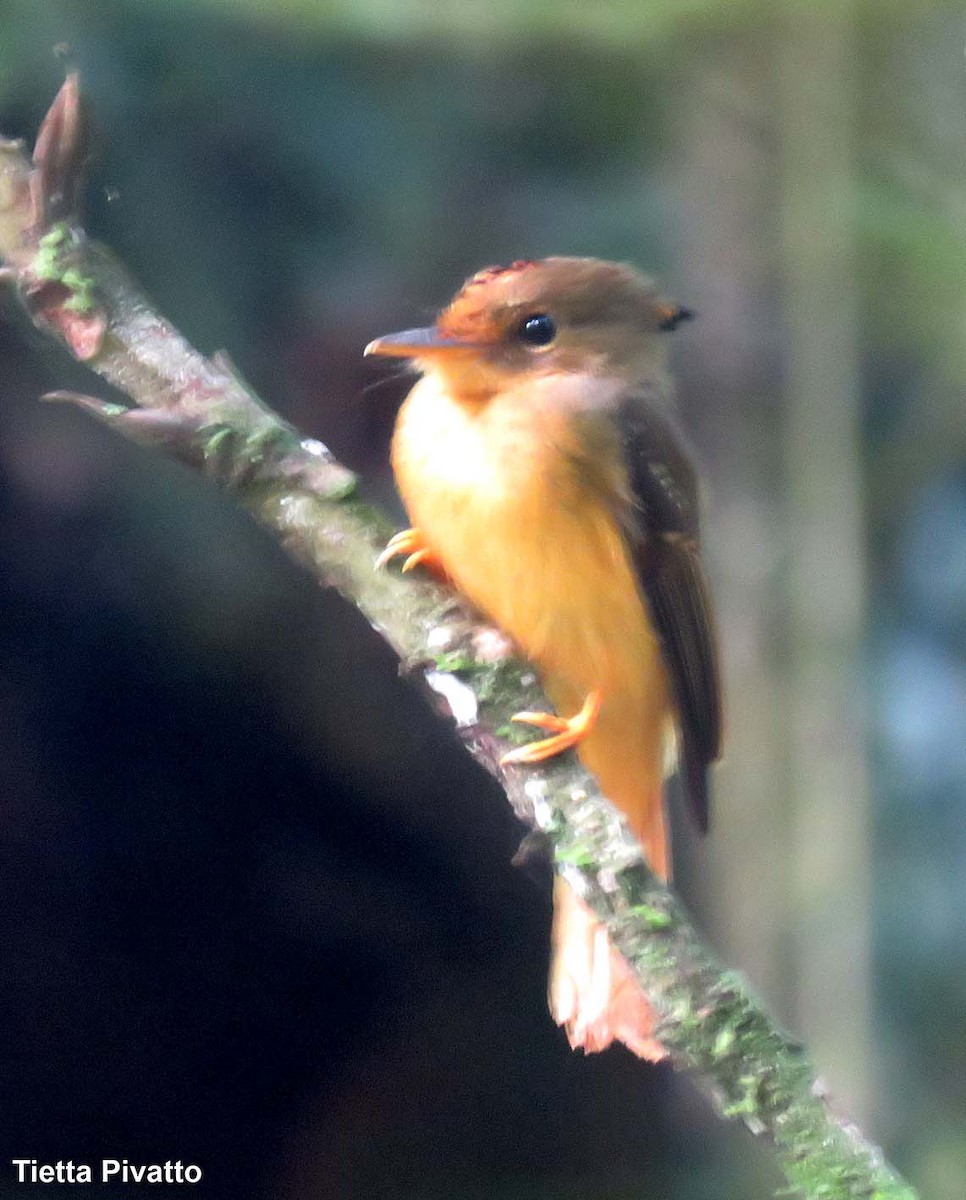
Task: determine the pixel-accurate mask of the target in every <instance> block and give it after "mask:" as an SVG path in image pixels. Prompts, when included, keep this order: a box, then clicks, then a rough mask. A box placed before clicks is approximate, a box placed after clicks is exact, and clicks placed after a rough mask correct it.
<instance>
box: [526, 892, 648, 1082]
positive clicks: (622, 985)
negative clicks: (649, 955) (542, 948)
mask: <svg viewBox="0 0 966 1200" xmlns="http://www.w3.org/2000/svg"><path fill="white" fill-rule="evenodd" d="M548 991H549V1000H550V1012H551V1015H552V1016H553V1019H554V1020H555V1021H556V1022H557V1024H558V1025H562V1026H563V1028H564V1029H565V1030H566V1031H567V1037H568V1038H569V1040H570V1044H571V1046H573V1047H574V1049H575V1050H576V1049H580V1050H585V1051H586V1052H587V1053H588V1054H592V1053H594V1052H595V1051H597V1050H606V1049H607V1047H608V1046H609V1045H610V1044H611V1042H623V1043H624V1045H625V1046H626V1047H627V1048H628V1049H629V1050H631V1051H632V1052H633V1053H634V1054H636V1055H637V1056H638V1058H646V1059H648V1060H649V1061H650V1062H658V1061H659V1060H660V1059H662V1058H664V1057H665V1056H666V1051H665V1050H664V1048H663V1047H662V1046H661V1044H660V1042H658V1041H657V1040H656V1039H655V1038H654V1010H653V1009H652V1008H651V1006H650V1004H649V1003H648V1000H647V997H646V996H645V995H644V992H643V991H642V990H641V985H640V984H639V983H638V980H637V976H636V975H635V974H634V972H633V971H632V970H631V968H630V966H629V965H628V963H627V960H626V959H625V958H624V956H623V955H622V954H620V953H618V951H617V950H615V949H614V947H613V946H612V945H611V944H610V940H609V939H608V937H607V933H606V931H605V929H604V927H603V926H602V925H601V924H600V922H599V921H598V920H597V918H596V917H595V916H594V914H593V913H592V912H591V911H590V909H589V908H588V907H587V905H586V904H584V902H583V900H581V899H580V897H579V896H577V894H576V893H575V892H574V890H573V888H571V887H570V886H569V884H567V883H566V882H565V881H564V880H563V879H561V878H559V876H558V877H557V878H556V879H555V880H554V889H553V950H552V960H551V966H550V980H549V986H548Z"/></svg>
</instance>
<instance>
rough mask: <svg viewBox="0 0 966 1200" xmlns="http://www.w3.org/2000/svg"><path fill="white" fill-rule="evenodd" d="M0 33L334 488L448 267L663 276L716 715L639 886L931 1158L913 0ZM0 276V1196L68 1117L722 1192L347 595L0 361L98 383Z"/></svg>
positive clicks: (924, 26) (958, 692)
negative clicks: (75, 72) (707, 594)
mask: <svg viewBox="0 0 966 1200" xmlns="http://www.w3.org/2000/svg"><path fill="white" fill-rule="evenodd" d="M0 32H2V36H0V131H2V132H3V133H4V134H6V135H8V136H13V135H17V136H22V137H26V138H28V139H29V138H32V136H33V134H34V132H35V131H36V128H37V125H38V123H39V121H40V119H41V117H42V115H43V113H44V111H45V109H46V106H47V104H48V103H49V101H50V99H51V98H52V96H53V95H54V93H55V91H56V89H57V87H58V86H59V84H60V82H61V80H62V78H63V73H64V70H65V69H66V68H68V67H77V68H78V69H79V70H80V71H81V73H82V80H83V86H84V91H85V94H86V97H87V100H88V102H89V104H90V109H91V114H92V118H93V123H94V142H93V146H94V155H93V160H92V163H91V183H90V187H89V189H88V198H87V217H86V222H87V226H88V228H89V230H90V231H91V232H92V234H93V235H94V236H96V237H98V238H100V239H101V240H103V241H105V242H107V243H108V244H110V245H111V246H112V247H113V248H114V249H115V250H116V251H117V252H118V254H119V255H120V256H121V257H122V259H123V260H124V261H125V262H126V263H127V264H128V266H129V267H130V269H131V270H132V271H133V272H134V273H135V274H136V276H137V277H138V278H139V279H140V281H141V282H142V283H143V285H144V286H145V288H146V289H147V290H148V292H149V293H150V294H151V295H152V296H153V297H154V298H155V300H156V301H157V304H158V306H159V307H160V308H161V310H162V311H164V312H165V313H166V314H167V315H168V316H170V317H171V318H172V319H173V320H174V321H175V322H176V324H178V325H179V327H180V328H181V330H182V331H183V333H184V334H185V335H186V336H187V337H188V338H190V339H191V340H192V341H193V342H194V343H195V344H196V345H198V346H199V347H200V348H202V349H203V350H205V351H208V352H211V351H214V350H216V349H218V348H225V349H227V351H228V352H229V353H230V355H231V356H232V358H233V359H234V360H235V362H236V363H237V364H238V365H239V367H240V368H241V370H242V371H243V373H244V374H245V375H246V376H247V377H248V378H249V379H250V380H251V381H252V382H253V384H254V385H255V386H256V387H257V388H258V389H259V390H260V392H261V393H262V395H263V396H264V397H265V398H266V399H267V400H268V401H269V403H271V404H272V406H273V407H275V408H276V409H278V410H279V411H281V412H282V413H284V414H285V415H286V416H287V417H289V418H290V419H291V420H293V421H294V422H295V423H296V424H297V425H298V426H299V427H300V428H302V429H304V430H305V431H306V432H307V433H311V434H313V435H315V436H318V437H320V438H322V439H324V440H325V441H326V442H328V443H329V444H330V445H331V446H332V448H333V449H334V450H335V451H336V452H337V453H338V454H339V455H340V456H341V457H342V458H343V459H344V460H345V461H346V462H347V463H349V464H350V465H351V466H353V467H354V468H356V469H357V470H359V471H360V472H361V473H362V475H363V478H364V481H365V487H366V489H367V491H368V493H369V494H370V495H371V496H372V497H373V498H375V499H377V500H378V501H379V502H380V503H383V504H385V505H388V506H392V505H395V504H396V501H395V499H394V495H393V491H392V485H391V481H390V479H389V476H388V471H387V444H388V438H389V434H390V430H391V426H392V421H393V416H394V412H395V409H396V407H397V406H398V403H399V400H400V398H401V396H402V395H403V394H404V392H405V388H406V382H405V380H400V379H397V378H392V377H391V376H390V375H389V374H388V373H387V369H386V367H385V365H380V364H375V363H369V362H363V361H362V359H361V348H362V347H363V346H364V345H365V343H366V342H367V341H368V340H369V339H370V338H372V337H373V336H375V335H376V334H379V333H382V332H386V331H387V330H391V329H396V328H402V327H406V326H409V325H413V324H416V323H419V322H421V321H423V320H424V319H425V318H427V317H428V316H429V315H430V314H431V313H432V311H433V309H434V308H435V307H436V306H437V305H439V304H440V303H442V302H443V301H445V299H446V298H447V297H448V295H449V294H450V293H451V292H452V291H453V290H454V289H455V287H456V286H457V285H458V283H459V282H460V281H461V280H462V278H463V277H464V276H465V275H467V274H468V273H470V272H471V271H473V270H474V269H476V268H477V267H479V266H482V265H484V264H487V263H492V262H496V263H499V262H504V261H508V260H511V259H514V258H518V257H535V256H539V255H542V254H546V253H578V254H593V255H599V256H602V257H607V258H618V259H626V260H629V261H633V262H635V263H637V264H639V265H641V266H644V267H646V268H648V269H650V270H653V271H654V272H655V273H656V274H658V275H659V276H660V277H661V279H662V280H663V281H664V283H665V285H666V287H667V290H668V292H669V294H671V295H673V296H675V297H676V298H678V299H679V300H680V301H682V302H683V303H686V304H687V305H689V306H691V307H693V308H695V309H697V310H698V312H699V318H700V319H699V320H698V321H696V322H695V323H693V324H692V325H688V326H687V327H685V328H683V329H682V330H681V331H679V333H678V334H676V335H675V338H674V355H675V360H676V366H677V372H678V376H679V380H680V399H681V411H682V420H683V423H684V425H685V426H686V428H687V430H688V433H689V435H690V437H691V440H692V442H693V444H694V446H695V448H696V451H697V454H698V456H699V459H700V461H701V463H702V464H703V470H704V474H705V477H706V480H707V489H708V497H709V504H708V517H707V521H706V528H707V534H706V542H707V557H708V562H709V568H710V571H711V574H712V576H713V580H714V588H715V592H716V595H717V597H718V602H719V608H720V618H721V620H720V623H721V632H722V638H723V641H724V647H725V660H726V673H727V699H728V714H729V716H728V725H729V730H728V753H727V761H726V762H725V763H724V765H723V766H722V767H721V768H720V769H719V771H718V773H717V782H716V814H715V824H714V828H713V831H712V837H711V838H710V839H709V840H708V841H707V843H706V844H703V845H696V844H695V840H694V838H693V837H692V836H691V835H690V833H689V831H688V830H686V829H684V830H682V831H681V833H680V837H679V839H678V845H679V850H680V856H679V857H680V863H679V868H678V881H679V885H680V888H681V890H682V891H683V892H684V894H685V895H686V897H687V899H688V902H689V904H690V906H691V907H692V909H693V911H695V913H696V914H697V916H698V919H699V920H700V922H701V923H702V925H703V927H704V928H705V929H706V930H707V932H708V936H709V938H710V939H711V941H712V942H713V943H714V944H715V945H716V946H717V947H718V948H719V950H720V952H721V954H722V955H723V956H724V958H725V959H726V960H727V961H728V962H729V963H730V964H732V965H733V966H735V967H736V968H738V969H740V970H742V971H743V972H745V973H746V975H747V976H748V977H749V978H750V979H751V981H752V982H753V984H754V986H755V987H756V988H757V989H758V991H759V992H760V993H761V994H762V995H763V996H764V997H765V998H766V1000H767V1002H768V1003H769V1005H770V1006H771V1007H772V1008H773V1009H774V1011H776V1012H777V1013H778V1014H779V1015H780V1017H781V1019H782V1020H783V1021H784V1022H785V1024H786V1025H788V1026H789V1027H790V1028H792V1029H794V1030H795V1031H796V1032H798V1033H800V1034H801V1035H802V1036H803V1037H804V1038H805V1039H806V1040H807V1041H808V1043H809V1045H810V1047H811V1049H812V1052H813V1054H814V1057H815V1059H816V1060H817V1062H818V1064H819V1066H820V1069H821V1071H822V1073H823V1076H824V1078H825V1080H826V1081H827V1083H828V1086H829V1087H830V1089H831V1091H832V1093H833V1094H834V1095H835V1096H836V1097H838V1098H839V1100H840V1102H841V1104H842V1105H843V1107H845V1108H846V1109H848V1110H849V1111H852V1112H854V1113H855V1114H857V1115H858V1116H859V1117H860V1118H861V1120H862V1121H863V1123H864V1124H865V1125H866V1126H867V1128H868V1131H869V1132H870V1133H871V1134H872V1135H873V1136H875V1137H876V1138H877V1139H879V1140H881V1141H882V1142H883V1143H884V1145H885V1147H886V1149H887V1151H888V1153H889V1155H890V1156H891V1157H892V1158H893V1159H894V1161H895V1162H896V1163H897V1165H898V1166H900V1167H901V1168H902V1169H903V1171H904V1172H906V1173H907V1174H908V1175H909V1176H910V1177H912V1179H913V1180H914V1181H915V1182H916V1183H917V1184H918V1185H919V1186H920V1187H921V1189H922V1193H923V1196H924V1197H928V1198H930V1200H958V1198H959V1197H961V1196H962V1195H963V1193H964V1188H966V883H964V880H966V785H964V779H966V737H964V712H966V681H964V632H966V604H964V601H966V456H964V449H966V447H964V442H966V436H964V435H966V422H964V420H963V411H964V407H963V393H964V381H966V53H964V51H966V10H964V8H963V6H962V5H961V4H954V3H941V2H939V0H813V2H812V3H804V2H795V0H779V2H778V3H775V2H771V3H763V2H761V0H745V2H741V0H727V2H725V0H688V2H686V3H682V2H681V0H633V2H632V0H599V2H598V3H596V4H593V5H591V4H581V3H577V2H571V3H560V4H532V5H519V4H511V3H508V2H504V0H501V2H495V0H494V2H491V3H485V2H484V0H463V2H462V3H460V4H456V5H436V4H429V3H415V2H410V3H404V2H402V0H378V2H377V0H356V2H355V3H353V4H339V3H321V2H318V0H286V2H284V3H283V2H282V0H208V2H205V0H192V2H190V3H186V2H184V0H83V2H82V0H44V2H43V3H40V2H38V0H0ZM2 316H3V321H2V324H0V363H2V369H0V394H2V403H0V939H2V944H3V950H4V952H3V964H4V965H3V968H2V971H0V1044H2V1046H3V1051H2V1059H3V1070H2V1071H0V1196H2V1197H7V1196H16V1195H21V1194H22V1192H23V1189H22V1188H20V1187H17V1186H16V1185H15V1184H14V1174H13V1171H12V1168H9V1169H8V1168H7V1167H6V1166H4V1163H5V1162H6V1161H8V1160H9V1159H11V1158H13V1157H38V1158H40V1159H41V1160H43V1161H54V1160H56V1159H58V1158H61V1159H67V1158H73V1159H74V1160H75V1161H89V1162H94V1161H96V1160H97V1159H98V1158H99V1157H100V1156H101V1155H110V1156H113V1157H127V1158H129V1159H130V1160H131V1161H135V1162H145V1161H147V1162H151V1161H164V1160H165V1159H167V1158H172V1159H174V1158H181V1159H183V1160H184V1161H191V1162H197V1163H198V1164H199V1165H201V1166H202V1168H203V1169H204V1172H205V1178H204V1181H203V1183H202V1184H201V1185H199V1189H198V1190H201V1191H203V1192H204V1193H205V1194H207V1195H211V1196H232V1197H238V1198H243V1197H252V1198H255V1197H258V1198H262V1197H284V1198H287V1197H315V1196H318V1197H326V1198H332V1200H340V1198H342V1197H356V1196H359V1197H361V1196H365V1197H367V1198H379V1197H385V1198H387V1200H390V1198H391V1200H435V1198H436V1197H447V1198H453V1200H462V1198H463V1197H467V1198H469V1197H474V1198H475V1197H482V1196H487V1197H505V1198H506V1200H518V1198H519V1200H528V1198H533V1200H537V1198H540V1200H542V1198H543V1197H550V1196H553V1197H561V1196H574V1197H576V1196H580V1197H583V1198H587V1200H594V1198H604V1197H607V1198H617V1197H621V1198H623V1197H631V1196H633V1197H642V1198H647V1197H662V1198H663V1200H704V1198H707V1200H712V1198H714V1200H730V1198H734V1200H738V1198H739V1197H740V1198H742V1200H750V1198H752V1197H758V1196H761V1197H765V1196H768V1195H770V1194H771V1193H772V1190H773V1189H774V1188H775V1187H776V1186H777V1185H778V1182H779V1181H778V1180H777V1178H776V1175H775V1172H774V1167H773V1165H772V1163H771V1159H770V1156H769V1153H768V1150H767V1147H765V1146H761V1145H758V1144H757V1143H755V1142H754V1141H753V1140H752V1139H751V1138H750V1136H749V1135H748V1134H747V1133H746V1132H745V1131H744V1130H743V1129H741V1128H740V1127H736V1126H733V1125H732V1126H729V1125H724V1124H722V1123H720V1122H718V1121H717V1120H716V1119H715V1118H714V1116H713V1114H712V1113H711V1112H710V1110H709V1108H708V1106H707V1104H706V1103H705V1102H704V1101H703V1100H702V1099H701V1098H700V1097H698V1096H697V1095H696V1094H695V1093H694V1090H693V1089H692V1087H691V1086H690V1085H689V1083H688V1082H687V1081H686V1080H680V1079H675V1078H673V1077H672V1076H671V1074H670V1072H669V1071H668V1070H666V1069H664V1068H657V1069H654V1068H648V1067H643V1066H641V1065H639V1064H637V1063H636V1062H634V1061H632V1060H631V1059H630V1057H629V1056H627V1055H625V1054H624V1053H623V1051H619V1050H617V1051H612V1052H610V1053H608V1054H607V1055H604V1056H597V1057H593V1058H587V1059H585V1058H581V1057H578V1056H575V1055H572V1054H571V1053H570V1052H569V1050H568V1049H567V1047H566V1044H565V1042H564V1039H563V1037H562V1035H561V1034H560V1033H559V1032H558V1031H556V1030H555V1029H554V1028H553V1027H552V1026H551V1024H550V1021H549V1019H548V1017H547V1015H546V1011H545V1007H544V998H543V993H544V972H545V968H546V955H547V928H548V922H549V906H548V899H547V887H548V881H547V876H546V871H545V870H544V869H543V868H541V867H540V865H539V864H531V865H530V866H529V867H528V868H526V869H522V870H521V869H517V868H513V867H511V866H510V865H509V860H510V857H511V855H512V853H513V851H514V849H515V847H516V844H517V840H518V837H519V830H518V829H517V828H516V827H515V826H514V824H513V822H512V820H511V818H510V817H509V816H508V815H507V813H506V811H505V809H504V807H503V805H502V803H501V800H500V797H499V795H498V794H497V793H496V792H495V791H494V789H493V788H492V787H491V786H490V785H489V784H488V782H487V781H486V780H484V779H483V778H482V777H481V775H480V773H479V772H477V771H476V770H475V769H474V768H473V767H472V766H471V765H469V764H467V763H466V762H464V761H463V757H462V756H461V754H460V753H459V752H458V750H457V749H456V748H455V746H454V743H453V739H452V737H451V736H450V735H449V733H448V731H447V730H446V729H445V728H443V727H442V726H441V725H440V724H439V723H438V722H437V721H435V720H434V719H433V718H431V717H430V716H428V715H427V714H426V712H425V711H424V710H423V707H422V704H421V701H420V700H419V698H418V697H416V696H415V695H413V694H412V693H411V691H410V689H409V688H408V686H407V685H406V684H405V683H404V682H402V681H400V680H398V678H397V677H396V673H395V666H394V663H393V661H392V659H391V656H390V655H389V654H388V652H387V651H386V650H385V649H384V648H383V647H382V646H381V644H380V643H379V642H378V640H377V639H376V638H375V637H374V636H373V635H372V634H371V633H370V631H369V630H368V629H367V628H366V626H365V625H364V623H363V622H362V621H361V620H360V619H359V618H358V617H356V616H355V615H354V614H353V613H352V612H350V611H348V610H347V608H346V606H344V605H343V604H341V603H340V602H339V601H338V600H337V599H336V598H334V597H332V596H328V595H324V594H322V593H320V592H319V590H318V589H317V587H316V586H315V584H314V583H313V582H312V581H311V580H310V579H309V578H308V577H307V576H305V575H304V574H303V573H302V572H301V571H300V570H299V569H298V568H297V567H296V566H294V565H293V564H292V563H290V562H289V561H288V560H287V559H286V558H285V556H284V555H283V553H282V552H281V550H279V549H278V548H277V547H276V546H275V545H274V544H273V542H272V540H271V538H270V537H269V535H267V534H266V533H264V532H262V531H260V530H258V529H257V528H255V527H254V525H253V524H252V523H251V522H250V521H249V520H248V519H247V518H246V517H245V515H244V514H242V513H241V512H240V511H239V510H237V508H236V507H235V506H234V505H233V503H232V501H231V499H230V497H227V496H225V495H223V494H220V493H218V492H217V491H216V490H215V489H214V488H213V487H211V486H208V485H206V484H205V483H204V482H202V481H200V480H198V479H196V478H194V477H192V476H191V475H190V474H189V473H188V472H186V471H185V470H183V469H181V468H180V467H178V466H176V465H174V464H173V463H170V462H167V461H164V460H162V459H160V458H159V457H157V456H155V455H153V454H151V453H150V452H148V451H146V450H142V449H139V448H136V447H134V446H131V445H128V444H126V443H123V444H122V443H121V442H120V441H119V440H118V439H116V438H115V437H114V436H113V435H112V434H111V433H110V432H108V431H106V430H104V429H101V428H99V427H96V426H95V425H93V423H91V422H90V421H88V420H87V419H85V417H84V416H83V415H82V414H80V413H78V412H75V411H72V410H69V409H66V408H62V407H56V406H51V405H43V404H40V403H38V402H37V397H38V395H39V394H40V393H42V392H44V391H46V390H49V389H51V388H54V387H71V386H73V387H75V388H79V389H80V390H87V391H90V390H102V389H99V385H98V384H97V383H96V382H95V381H92V380H91V378H90V377H89V376H87V375H86V373H85V372H83V371H82V370H81V369H79V368H77V367H76V366H74V365H73V364H71V363H70V362H69V361H68V360H67V358H66V357H65V356H64V355H62V354H61V353H59V352H58V351H57V350H56V349H55V348H52V347H51V346H49V345H47V344H46V343H45V342H44V341H43V340H42V339H41V338H40V337H39V336H37V335H35V334H32V333H30V332H29V331H28V330H27V329H26V327H25V324H24V322H23V320H22V318H21V317H20V315H19V314H18V312H17V309H16V305H15V304H14V303H12V302H11V301H10V300H7V301H6V302H5V303H4V306H3V311H2ZM396 512H397V514H398V508H397V509H396ZM95 1190H96V1189H95ZM180 1194H183V1189H181V1192H180Z"/></svg>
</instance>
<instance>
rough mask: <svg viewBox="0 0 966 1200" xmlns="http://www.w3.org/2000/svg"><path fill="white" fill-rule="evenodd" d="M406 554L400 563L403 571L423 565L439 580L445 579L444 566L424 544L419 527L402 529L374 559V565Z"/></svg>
mask: <svg viewBox="0 0 966 1200" xmlns="http://www.w3.org/2000/svg"><path fill="white" fill-rule="evenodd" d="M402 554H405V555H406V561H405V562H404V563H403V565H402V569H403V572H404V573H405V572H406V571H411V570H412V569H413V567H419V566H423V567H426V569H427V570H429V571H431V572H432V573H433V574H434V575H435V576H436V578H437V579H439V580H440V581H441V582H444V583H445V581H446V580H447V578H448V576H447V574H446V568H445V567H444V566H443V564H442V562H441V561H440V559H439V558H438V557H437V556H436V554H435V552H434V551H433V550H431V549H430V548H429V546H428V545H427V544H426V540H425V538H424V537H423V534H422V531H421V530H419V529H402V530H400V531H399V533H397V534H394V535H393V536H392V537H391V538H390V539H389V541H388V543H387V545H386V548H385V550H383V552H382V554H380V555H379V557H378V558H377V559H376V567H377V568H378V567H384V566H385V565H386V563H387V562H389V561H390V559H393V558H398V557H399V556H400V555H402Z"/></svg>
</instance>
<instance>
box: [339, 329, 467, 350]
mask: <svg viewBox="0 0 966 1200" xmlns="http://www.w3.org/2000/svg"><path fill="white" fill-rule="evenodd" d="M473 346H474V343H473V342H470V341H467V340H466V339H465V338H456V337H447V336H446V335H445V334H442V333H440V332H439V330H438V329H437V328H436V326H435V325H430V326H429V328H428V329H404V330H403V331H402V333H387V334H385V335H384V336H383V337H377V338H376V339H375V340H374V341H371V342H370V343H369V345H368V346H366V348H365V350H363V352H362V353H363V354H366V355H369V354H384V355H386V356H387V357H389V358H419V357H421V356H422V355H424V354H435V353H437V352H438V351H446V350H471V349H472V348H473Z"/></svg>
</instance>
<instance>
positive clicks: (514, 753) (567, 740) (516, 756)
mask: <svg viewBox="0 0 966 1200" xmlns="http://www.w3.org/2000/svg"><path fill="white" fill-rule="evenodd" d="M602 701H603V694H602V693H601V692H600V690H599V689H597V688H595V689H594V690H593V691H592V692H590V693H588V695H587V699H586V700H585V701H584V703H583V707H582V708H581V710H580V712H579V713H577V714H576V716H573V717H558V716H555V715H554V714H553V713H543V712H519V713H514V715H513V716H512V717H511V720H513V721H520V722H521V723H522V724H524V725H536V727H537V728H538V729H546V730H547V731H548V732H549V733H552V734H553V736H552V737H548V738H542V739H541V740H540V741H539V742H530V743H529V745H526V746H519V747H518V748H517V749H516V750H511V751H510V753H509V754H504V755H503V757H502V758H501V759H500V763H501V765H502V766H506V765H507V764H508V763H516V764H519V763H538V762H543V760H544V759H546V758H552V757H553V756H554V755H555V754H562V753H563V752H564V750H569V749H570V748H571V747H572V746H576V745H577V744H578V742H581V741H583V739H584V738H585V737H586V736H587V734H588V733H590V731H591V730H592V729H593V727H594V725H595V724H596V723H597V717H598V714H599V713H600V706H601V703H602Z"/></svg>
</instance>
